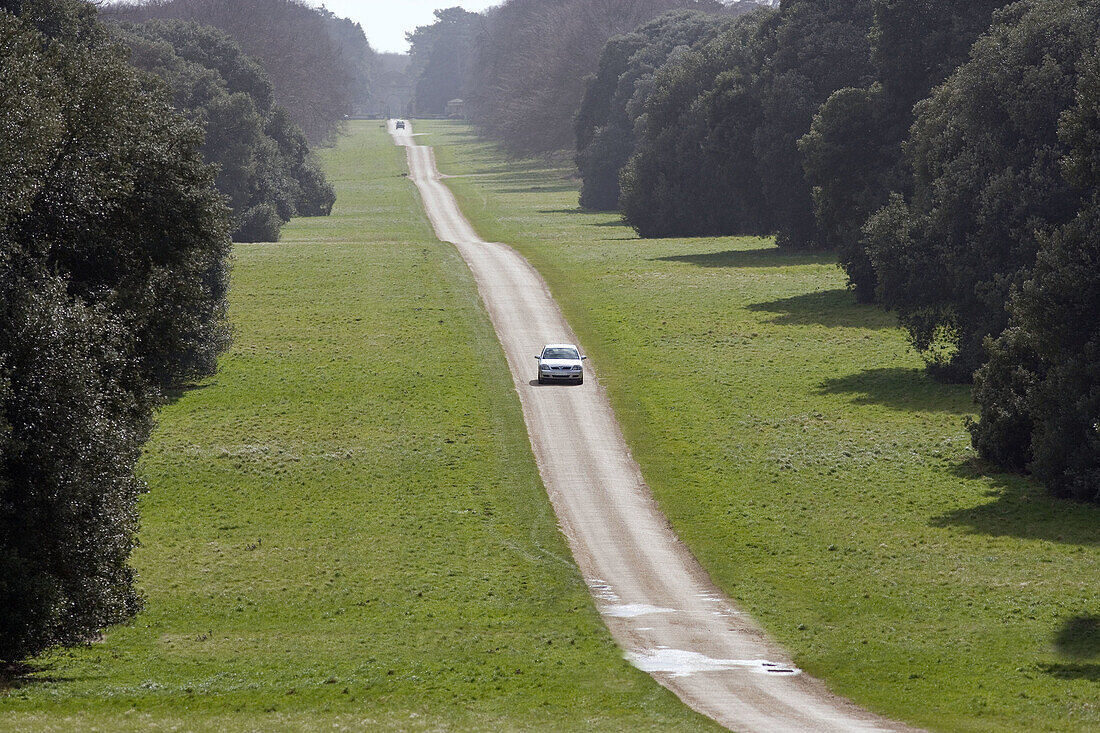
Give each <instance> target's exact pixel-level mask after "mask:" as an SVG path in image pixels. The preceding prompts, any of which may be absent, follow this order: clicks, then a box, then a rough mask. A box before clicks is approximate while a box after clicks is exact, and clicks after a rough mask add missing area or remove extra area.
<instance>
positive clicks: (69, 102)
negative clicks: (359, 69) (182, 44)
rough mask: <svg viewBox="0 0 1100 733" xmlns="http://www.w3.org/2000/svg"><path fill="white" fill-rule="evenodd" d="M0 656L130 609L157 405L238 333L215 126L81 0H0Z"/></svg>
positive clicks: (63, 640)
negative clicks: (198, 118) (207, 140)
mask: <svg viewBox="0 0 1100 733" xmlns="http://www.w3.org/2000/svg"><path fill="white" fill-rule="evenodd" d="M0 69H2V72H3V73H0V116H2V124H3V129H4V130H5V134H4V135H3V136H0V171H2V172H3V175H0V188H2V190H3V191H2V195H0V608H2V609H3V613H0V662H3V663H11V662H14V661H16V660H19V659H21V658H23V657H25V656H27V655H29V654H34V653H37V652H39V651H41V650H43V649H45V648H47V647H49V646H51V645H54V644H68V643H75V642H81V641H86V640H88V639H91V638H93V637H94V635H95V634H96V633H98V630H99V629H101V628H102V627H103V626H105V625H107V624H111V623H115V622H118V621H121V620H124V619H126V618H128V617H129V616H131V615H133V614H134V613H135V612H136V610H137V609H138V606H139V598H138V595H137V593H136V591H135V589H134V585H133V572H132V570H131V569H130V567H129V565H128V559H129V556H130V552H131V550H132V549H133V547H134V544H135V541H136V540H135V534H136V530H137V516H136V512H135V503H136V500H137V497H138V495H139V493H140V492H141V491H142V490H143V486H142V484H141V482H140V480H139V479H138V478H137V477H136V476H135V474H134V469H135V465H136V463H137V460H138V457H139V454H140V451H141V447H142V444H143V443H144V442H145V440H146V439H147V438H148V436H149V433H150V430H151V428H152V424H153V411H154V408H155V407H156V406H158V405H159V404H161V403H163V401H164V400H165V399H166V396H167V395H168V394H170V392H171V390H173V389H176V388H178V387H180V386H181V385H184V384H186V383H188V382H190V381H192V380H195V379H198V378H201V377H203V376H206V375H209V374H211V373H213V371H214V369H215V366H216V359H217V357H218V355H219V354H220V353H221V352H223V351H224V350H225V349H226V347H227V345H228V343H229V328H228V325H227V324H226V294H227V290H228V267H227V259H228V255H229V213H228V210H227V209H226V207H225V204H224V202H223V199H222V196H221V195H220V194H219V193H218V192H217V190H216V189H215V187H214V185H213V184H214V175H215V173H214V170H213V168H212V167H211V166H210V165H208V164H207V163H205V162H204V161H203V159H202V151H201V148H202V143H203V135H202V129H201V128H200V127H199V126H198V125H197V124H196V123H195V122H193V121H191V120H189V119H187V118H186V117H184V116H183V115H181V114H180V113H179V112H178V111H177V110H175V109H174V108H173V106H172V104H171V100H170V99H169V98H168V96H167V94H165V90H164V87H163V85H162V84H160V83H159V82H158V81H156V80H155V79H154V78H152V77H149V76H147V75H145V74H143V73H140V72H139V71H137V70H136V69H135V68H133V67H132V66H130V64H129V63H128V62H127V52H126V50H125V49H124V48H123V47H122V46H120V45H119V44H118V43H116V42H115V41H114V40H113V39H112V38H111V36H110V34H109V33H108V31H107V30H106V28H105V27H104V26H103V25H102V24H101V23H100V22H99V21H98V19H97V17H96V13H95V9H94V7H92V6H91V5H90V4H88V3H85V2H80V1H79V0H2V1H0Z"/></svg>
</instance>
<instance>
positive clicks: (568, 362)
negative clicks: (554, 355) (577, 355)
mask: <svg viewBox="0 0 1100 733" xmlns="http://www.w3.org/2000/svg"><path fill="white" fill-rule="evenodd" d="M539 363H540V364H542V365H543V366H550V367H556V366H580V365H581V360H580V359H541V360H540V361H539Z"/></svg>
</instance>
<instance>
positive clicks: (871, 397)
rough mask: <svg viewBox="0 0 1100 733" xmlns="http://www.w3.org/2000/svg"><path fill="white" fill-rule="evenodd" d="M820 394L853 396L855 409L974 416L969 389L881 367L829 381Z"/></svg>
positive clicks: (906, 370) (903, 369) (915, 371)
mask: <svg viewBox="0 0 1100 733" xmlns="http://www.w3.org/2000/svg"><path fill="white" fill-rule="evenodd" d="M818 394H820V395H827V394H850V395H854V396H855V397H854V398H853V399H852V403H853V404H856V405H884V406H886V407H890V408H893V409H895V410H905V411H907V412H951V413H955V414H957V415H965V414H967V413H968V412H971V403H970V391H969V389H968V388H967V387H960V386H959V385H953V384H940V383H939V382H935V381H933V380H932V379H931V378H929V377H928V375H927V374H925V373H924V370H923V369H909V368H906V367H881V368H878V369H867V370H865V371H862V372H857V373H855V374H849V375H848V376H846V377H837V378H835V379H826V380H825V381H824V382H822V383H821V387H820V388H819V390H818Z"/></svg>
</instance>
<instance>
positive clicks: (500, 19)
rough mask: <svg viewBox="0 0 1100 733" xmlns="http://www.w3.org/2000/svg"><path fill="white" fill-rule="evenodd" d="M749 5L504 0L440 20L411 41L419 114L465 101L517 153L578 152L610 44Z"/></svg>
mask: <svg viewBox="0 0 1100 733" xmlns="http://www.w3.org/2000/svg"><path fill="white" fill-rule="evenodd" d="M754 7H756V4H755V3H754V2H751V0H745V1H744V2H741V1H738V2H734V3H729V4H724V3H722V2H720V1H719V0H506V1H505V2H502V3H501V4H500V5H498V6H495V7H492V8H490V9H488V10H486V11H484V12H483V13H477V14H475V13H469V12H467V11H465V10H462V9H461V8H451V9H448V10H442V11H437V12H436V22H435V23H434V24H432V25H430V26H422V27H420V28H417V29H416V31H415V32H413V33H410V34H409V40H410V43H411V45H412V58H413V72H414V74H416V75H417V76H418V82H417V86H416V100H415V101H416V109H417V110H418V111H420V112H425V113H439V112H442V111H443V110H442V105H443V104H445V103H446V102H447V101H448V100H450V99H454V98H461V99H464V100H465V101H466V103H467V111H468V114H469V116H470V119H471V120H472V121H473V122H474V123H475V124H477V125H478V127H479V128H480V129H481V130H482V132H484V133H485V134H486V135H488V136H489V137H491V138H493V139H495V140H497V141H499V142H500V143H501V144H502V145H504V147H505V148H506V149H507V150H508V151H509V152H511V153H513V154H516V155H544V154H550V153H556V152H560V151H563V150H568V149H569V148H571V147H572V146H573V141H574V129H573V116H574V113H575V112H576V110H577V108H578V107H579V106H580V103H581V98H582V97H583V96H584V90H585V83H586V79H587V77H588V76H589V75H590V74H592V73H594V72H595V71H596V69H597V66H598V64H599V58H600V53H601V50H602V49H603V47H604V44H605V43H606V42H607V41H608V39H609V38H612V37H613V36H616V35H619V34H623V33H629V32H631V31H633V30H634V29H635V28H637V27H638V26H639V25H641V24H643V23H645V22H647V21H649V20H652V19H653V18H655V17H656V16H658V15H660V14H662V13H664V12H666V11H669V10H676V9H691V10H701V11H707V12H710V13H723V14H730V15H736V14H738V13H741V12H745V11H746V10H747V9H749V8H754Z"/></svg>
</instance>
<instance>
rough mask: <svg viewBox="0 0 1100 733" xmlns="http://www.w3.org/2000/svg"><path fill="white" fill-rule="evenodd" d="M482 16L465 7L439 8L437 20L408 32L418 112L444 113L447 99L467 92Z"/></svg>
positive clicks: (460, 97)
mask: <svg viewBox="0 0 1100 733" xmlns="http://www.w3.org/2000/svg"><path fill="white" fill-rule="evenodd" d="M481 23H482V18H481V16H480V15H478V14H477V13H470V12H468V11H466V10H463V9H462V8H447V9H445V10H436V11H435V23H433V24H432V25H427V26H419V27H418V28H417V29H416V30H415V31H413V32H412V33H409V34H407V37H408V40H409V55H410V56H411V57H412V64H411V66H412V69H411V72H410V73H411V74H412V76H413V77H414V78H415V79H416V94H415V97H414V103H415V106H416V111H417V112H418V113H422V114H423V113H426V114H443V112H444V110H445V109H446V106H447V102H449V101H451V100H452V99H463V98H465V96H466V89H467V84H468V77H469V74H470V62H471V56H472V54H473V41H474V38H475V36H476V34H477V31H478V28H479V27H480V25H481Z"/></svg>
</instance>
